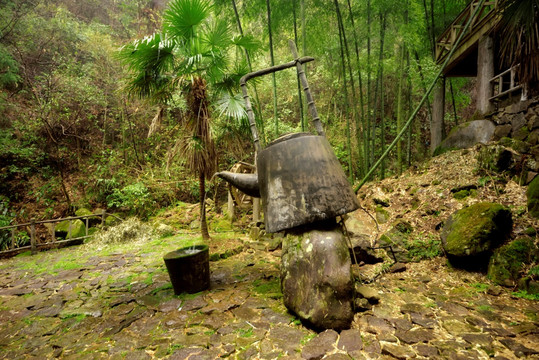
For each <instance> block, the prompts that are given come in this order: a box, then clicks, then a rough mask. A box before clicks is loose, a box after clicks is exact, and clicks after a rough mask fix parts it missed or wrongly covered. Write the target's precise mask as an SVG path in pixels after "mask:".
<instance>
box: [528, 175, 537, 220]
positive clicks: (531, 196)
mask: <svg viewBox="0 0 539 360" xmlns="http://www.w3.org/2000/svg"><path fill="white" fill-rule="evenodd" d="M526 196H527V197H528V213H529V214H530V215H531V216H533V217H534V218H539V176H536V177H535V179H533V181H532V182H531V183H530V184H529V185H528V190H527V191H526Z"/></svg>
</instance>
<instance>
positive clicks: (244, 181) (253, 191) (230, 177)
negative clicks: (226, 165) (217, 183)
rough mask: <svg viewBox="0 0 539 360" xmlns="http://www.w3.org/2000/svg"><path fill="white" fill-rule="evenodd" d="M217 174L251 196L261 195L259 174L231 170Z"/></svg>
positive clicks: (257, 196)
mask: <svg viewBox="0 0 539 360" xmlns="http://www.w3.org/2000/svg"><path fill="white" fill-rule="evenodd" d="M215 175H217V176H218V177H220V178H221V179H223V180H225V181H226V182H228V183H229V184H230V185H232V186H234V187H237V188H238V189H239V190H240V191H241V192H243V193H245V194H247V195H249V196H252V197H256V198H259V197H260V187H259V186H258V175H257V174H237V173H233V172H230V171H221V172H218V173H216V174H215ZM215 175H214V176H215Z"/></svg>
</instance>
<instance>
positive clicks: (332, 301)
mask: <svg viewBox="0 0 539 360" xmlns="http://www.w3.org/2000/svg"><path fill="white" fill-rule="evenodd" d="M350 267H351V261H350V254H349V251H348V247H347V245H346V242H345V239H344V235H343V232H342V230H341V228H340V227H338V226H336V224H325V225H324V224H317V225H316V228H314V229H313V228H311V229H310V230H306V231H304V232H301V233H300V232H298V233H295V234H288V235H287V236H286V237H285V238H284V239H283V252H282V262H281V285H282V291H283V299H284V304H285V306H286V307H287V308H288V309H289V310H290V311H291V312H293V313H295V314H296V315H297V316H298V317H299V318H300V319H301V320H302V321H304V322H306V323H308V324H310V325H311V326H312V327H314V328H315V329H336V330H340V329H346V328H349V327H350V323H351V322H352V319H353V316H354V312H353V310H352V303H353V289H354V283H353V279H352V274H351V269H350Z"/></svg>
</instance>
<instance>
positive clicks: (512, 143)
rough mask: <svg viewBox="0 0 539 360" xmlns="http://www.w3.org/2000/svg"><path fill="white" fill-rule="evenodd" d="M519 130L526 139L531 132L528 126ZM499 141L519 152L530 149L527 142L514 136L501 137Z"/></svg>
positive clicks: (525, 151)
mask: <svg viewBox="0 0 539 360" xmlns="http://www.w3.org/2000/svg"><path fill="white" fill-rule="evenodd" d="M519 132H521V134H520V135H521V136H524V139H525V138H526V137H527V136H528V134H529V131H528V129H527V128H526V127H523V128H521V129H520V130H519ZM499 143H500V145H503V146H506V147H509V148H511V149H513V150H515V151H516V152H519V153H527V152H529V151H530V146H529V145H528V144H526V143H525V142H524V141H521V140H517V139H514V138H508V137H504V138H501V139H500V141H499Z"/></svg>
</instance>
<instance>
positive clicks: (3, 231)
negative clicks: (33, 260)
mask: <svg viewBox="0 0 539 360" xmlns="http://www.w3.org/2000/svg"><path fill="white" fill-rule="evenodd" d="M107 216H113V217H115V218H117V219H119V220H122V219H121V218H119V217H117V216H116V215H114V214H109V213H107V212H105V211H103V212H102V213H99V214H88V215H82V216H72V217H66V218H61V219H51V220H41V221H36V220H34V219H32V220H31V221H30V222H28V223H23V224H16V225H10V226H3V227H0V237H3V238H4V239H5V238H6V235H7V236H10V238H11V239H10V241H9V244H8V246H7V249H6V244H5V241H4V242H3V244H1V243H0V244H1V245H3V249H1V251H0V257H5V256H10V255H15V254H17V253H19V252H22V251H25V250H31V252H32V254H35V253H36V252H37V250H38V248H50V247H55V246H60V245H65V244H68V243H76V242H82V241H83V240H84V239H86V238H88V237H90V236H91V235H89V233H88V229H89V225H90V221H91V220H90V219H96V220H98V221H99V222H100V224H101V226H103V225H104V224H105V218H106V217H107ZM74 220H83V221H84V223H85V234H84V235H83V236H77V237H72V236H71V235H72V230H73V228H72V227H73V221H74ZM64 221H69V226H68V230H67V234H66V236H65V239H60V240H59V239H57V238H56V224H57V223H61V222H64ZM47 224H51V225H52V226H47ZM39 226H42V227H44V228H45V229H44V231H41V232H40V233H41V235H45V236H47V235H49V236H50V241H44V242H43V241H42V242H38V233H37V230H38V227H39ZM20 228H22V229H25V230H23V231H20V230H19V229H20ZM26 230H28V231H29V233H30V234H28V232H27V231H26ZM20 236H22V237H24V238H26V241H24V242H23V243H22V244H21V243H20V241H19V239H20ZM28 241H29V242H30V244H28Z"/></svg>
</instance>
